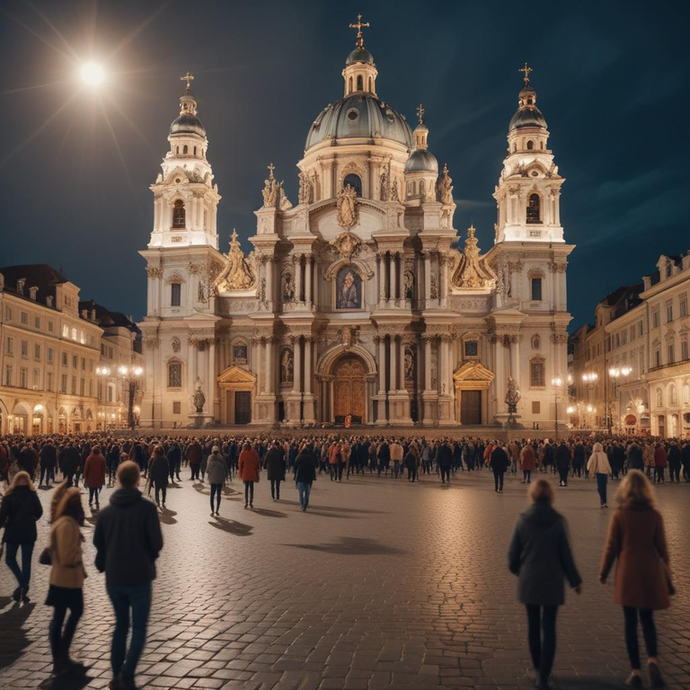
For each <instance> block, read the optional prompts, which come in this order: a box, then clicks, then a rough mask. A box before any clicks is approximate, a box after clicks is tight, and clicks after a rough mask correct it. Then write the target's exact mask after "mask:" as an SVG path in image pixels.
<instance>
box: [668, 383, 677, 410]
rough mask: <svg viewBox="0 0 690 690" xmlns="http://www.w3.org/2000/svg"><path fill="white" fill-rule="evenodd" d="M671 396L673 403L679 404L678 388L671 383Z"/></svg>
mask: <svg viewBox="0 0 690 690" xmlns="http://www.w3.org/2000/svg"><path fill="white" fill-rule="evenodd" d="M669 398H670V399H671V405H677V404H678V389H677V388H676V387H675V386H674V385H671V388H670V389H669Z"/></svg>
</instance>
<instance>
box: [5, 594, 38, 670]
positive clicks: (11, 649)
mask: <svg viewBox="0 0 690 690" xmlns="http://www.w3.org/2000/svg"><path fill="white" fill-rule="evenodd" d="M6 599H8V597H3V598H2V600H3V601H5V600H6ZM10 601H11V599H10ZM34 608H36V603H35V602H32V603H30V604H26V605H24V606H20V605H19V604H14V605H13V606H12V607H10V608H9V609H6V610H5V611H3V612H2V613H0V668H5V667H6V666H9V665H10V664H13V663H14V662H15V661H17V659H19V658H20V657H21V656H22V654H23V653H24V650H25V649H26V648H27V647H28V646H29V645H30V644H31V642H30V641H29V639H28V638H27V636H26V633H25V632H24V624H25V623H26V621H27V620H28V618H29V616H30V615H31V612H32V611H33V610H34Z"/></svg>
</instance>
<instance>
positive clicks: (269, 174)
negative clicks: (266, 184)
mask: <svg viewBox="0 0 690 690" xmlns="http://www.w3.org/2000/svg"><path fill="white" fill-rule="evenodd" d="M266 167H267V168H268V177H269V179H271V180H272V179H273V171H274V170H275V169H276V166H275V165H273V163H269V164H268V165H267V166H266Z"/></svg>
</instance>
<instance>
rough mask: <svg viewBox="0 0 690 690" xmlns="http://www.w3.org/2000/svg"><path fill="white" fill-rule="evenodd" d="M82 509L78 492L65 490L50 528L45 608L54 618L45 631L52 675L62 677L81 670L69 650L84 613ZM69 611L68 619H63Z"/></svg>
mask: <svg viewBox="0 0 690 690" xmlns="http://www.w3.org/2000/svg"><path fill="white" fill-rule="evenodd" d="M83 524H84V508H83V506H82V504H81V495H80V492H79V489H77V488H75V487H72V488H68V489H66V491H65V492H64V494H63V495H62V498H61V499H60V502H59V504H58V506H57V508H56V510H55V515H54V518H53V523H52V527H51V528H50V559H51V566H52V568H51V570H50V586H49V589H48V597H47V599H46V605H47V606H52V607H53V618H52V620H51V622H50V627H49V629H48V639H49V641H50V650H51V652H52V655H53V675H55V676H62V675H64V674H65V673H68V672H70V671H72V670H78V669H80V670H83V667H82V665H81V664H79V663H77V662H75V661H74V660H73V659H71V658H70V655H69V648H70V646H71V644H72V639H73V638H74V633H75V632H76V629H77V624H78V623H79V619H80V618H81V616H82V613H83V612H84V595H83V591H82V588H83V587H84V578H85V577H86V569H85V568H84V562H83V559H82V542H83V541H84V537H83V536H82V534H81V529H80V528H81V527H82V525H83ZM68 611H69V618H67V622H65V617H66V616H67V612H68Z"/></svg>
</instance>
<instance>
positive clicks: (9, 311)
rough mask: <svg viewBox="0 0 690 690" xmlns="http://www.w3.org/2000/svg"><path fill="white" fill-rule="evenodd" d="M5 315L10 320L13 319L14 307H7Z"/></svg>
mask: <svg viewBox="0 0 690 690" xmlns="http://www.w3.org/2000/svg"><path fill="white" fill-rule="evenodd" d="M5 317H6V318H7V320H8V321H12V307H7V309H5Z"/></svg>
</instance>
